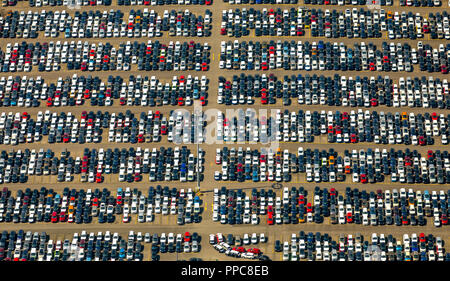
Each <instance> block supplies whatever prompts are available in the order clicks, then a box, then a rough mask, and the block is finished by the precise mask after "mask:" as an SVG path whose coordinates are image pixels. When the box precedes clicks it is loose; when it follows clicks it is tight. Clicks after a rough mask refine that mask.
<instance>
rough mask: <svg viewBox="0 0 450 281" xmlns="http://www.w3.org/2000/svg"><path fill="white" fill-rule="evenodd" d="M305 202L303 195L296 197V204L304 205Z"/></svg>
mask: <svg viewBox="0 0 450 281" xmlns="http://www.w3.org/2000/svg"><path fill="white" fill-rule="evenodd" d="M305 203H306V200H305V196H304V195H300V196H298V204H299V205H300V204H305Z"/></svg>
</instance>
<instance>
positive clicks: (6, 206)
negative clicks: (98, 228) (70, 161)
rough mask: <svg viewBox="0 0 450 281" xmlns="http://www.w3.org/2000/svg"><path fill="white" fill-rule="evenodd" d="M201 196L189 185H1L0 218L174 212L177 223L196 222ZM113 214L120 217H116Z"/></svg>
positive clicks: (104, 218) (139, 217)
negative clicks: (142, 188) (59, 190)
mask: <svg viewBox="0 0 450 281" xmlns="http://www.w3.org/2000/svg"><path fill="white" fill-rule="evenodd" d="M200 205H201V200H200V199H199V197H198V196H196V195H195V194H194V193H193V191H192V189H191V188H189V189H187V190H186V191H185V190H184V189H179V190H178V189H176V188H172V189H169V187H167V186H165V187H161V186H160V185H158V186H156V188H155V187H153V186H150V187H149V189H148V192H147V193H145V192H142V191H139V190H137V189H136V188H134V189H131V188H129V187H126V188H121V187H120V188H118V189H117V190H116V191H115V192H113V191H111V190H108V189H106V188H104V189H103V190H100V189H98V188H96V189H94V190H92V189H90V188H89V189H87V190H84V189H81V190H76V189H69V188H67V187H66V188H64V190H63V192H62V193H57V192H55V191H54V190H53V189H47V188H45V187H42V188H41V189H33V190H32V189H30V188H27V189H25V190H22V189H19V190H17V192H16V196H14V195H13V192H12V191H10V190H8V188H6V187H5V188H3V190H2V191H1V197H0V221H1V222H6V223H9V222H13V223H37V222H47V223H49V222H51V223H58V222H59V223H63V222H68V223H76V224H82V223H91V222H93V221H94V219H95V218H97V219H95V220H96V221H98V223H101V224H103V223H114V222H118V221H121V222H122V223H129V222H130V221H131V220H136V222H139V223H150V222H153V221H154V220H155V216H158V215H159V216H161V215H162V216H167V215H176V216H177V224H178V225H184V224H185V223H188V224H189V223H199V222H200V220H201V217H200V214H201V211H202V210H201V207H200ZM116 217H120V219H119V218H116Z"/></svg>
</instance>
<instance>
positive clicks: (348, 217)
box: [347, 213, 353, 223]
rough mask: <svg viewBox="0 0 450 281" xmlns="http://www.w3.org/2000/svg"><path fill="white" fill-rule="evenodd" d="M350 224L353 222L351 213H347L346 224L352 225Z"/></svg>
mask: <svg viewBox="0 0 450 281" xmlns="http://www.w3.org/2000/svg"><path fill="white" fill-rule="evenodd" d="M352 222H353V216H352V213H347V223H352Z"/></svg>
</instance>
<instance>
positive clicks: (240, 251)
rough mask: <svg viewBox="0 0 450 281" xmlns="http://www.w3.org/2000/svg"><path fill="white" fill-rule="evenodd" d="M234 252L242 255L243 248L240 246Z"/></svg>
mask: <svg viewBox="0 0 450 281" xmlns="http://www.w3.org/2000/svg"><path fill="white" fill-rule="evenodd" d="M236 251H238V252H239V253H244V252H245V248H244V247H242V246H240V247H237V248H236Z"/></svg>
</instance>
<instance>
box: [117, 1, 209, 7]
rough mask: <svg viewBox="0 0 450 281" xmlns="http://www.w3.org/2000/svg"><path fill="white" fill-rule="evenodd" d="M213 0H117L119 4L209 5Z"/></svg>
mask: <svg viewBox="0 0 450 281" xmlns="http://www.w3.org/2000/svg"><path fill="white" fill-rule="evenodd" d="M212 2H213V0H117V5H119V6H134V5H146V6H149V5H150V6H168V5H211V4H212Z"/></svg>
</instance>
